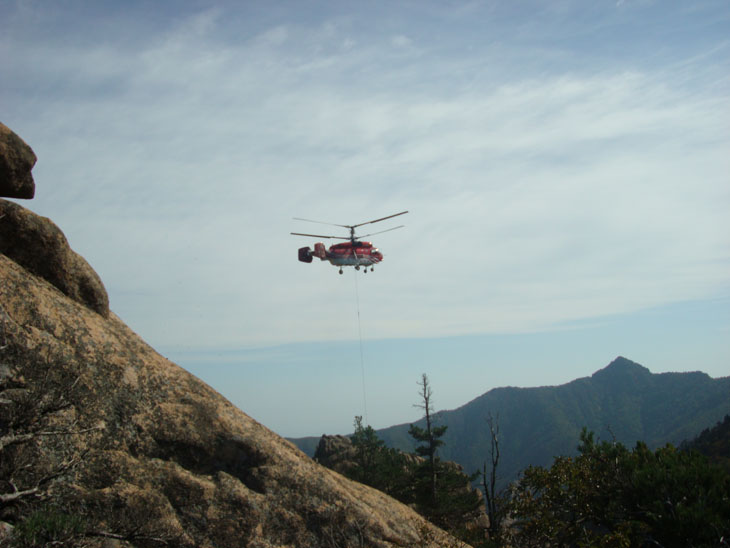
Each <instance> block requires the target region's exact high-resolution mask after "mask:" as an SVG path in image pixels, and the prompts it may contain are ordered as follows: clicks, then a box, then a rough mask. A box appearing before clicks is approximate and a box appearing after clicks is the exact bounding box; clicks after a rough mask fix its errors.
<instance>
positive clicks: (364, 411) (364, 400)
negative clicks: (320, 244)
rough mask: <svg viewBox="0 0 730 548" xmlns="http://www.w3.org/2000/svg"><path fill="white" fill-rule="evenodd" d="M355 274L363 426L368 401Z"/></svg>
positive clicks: (358, 294)
mask: <svg viewBox="0 0 730 548" xmlns="http://www.w3.org/2000/svg"><path fill="white" fill-rule="evenodd" d="M353 272H354V273H355V301H356V302H357V333H358V335H359V337H360V371H361V373H362V406H363V417H364V418H365V425H366V426H367V425H368V424H369V423H368V399H367V394H366V391H365V358H364V357H363V352H362V326H361V325H360V290H359V289H358V285H357V278H358V276H357V271H356V270H353Z"/></svg>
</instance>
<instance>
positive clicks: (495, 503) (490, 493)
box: [482, 412, 504, 540]
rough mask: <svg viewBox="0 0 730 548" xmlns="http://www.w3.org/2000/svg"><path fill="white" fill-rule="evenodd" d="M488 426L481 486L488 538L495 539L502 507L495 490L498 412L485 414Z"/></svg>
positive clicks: (497, 455)
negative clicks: (488, 446) (485, 509)
mask: <svg viewBox="0 0 730 548" xmlns="http://www.w3.org/2000/svg"><path fill="white" fill-rule="evenodd" d="M487 426H488V427H489V441H490V451H489V462H487V461H484V466H483V469H482V487H483V488H484V500H485V502H486V507H487V516H488V517H489V528H488V531H489V538H491V539H494V540H497V539H499V537H500V533H501V528H502V519H503V517H504V508H502V507H501V506H502V504H501V501H502V500H503V497H502V496H501V493H499V492H498V491H497V479H498V476H497V469H498V468H499V457H500V453H499V414H498V415H497V417H496V418H495V417H493V416H492V413H491V412H490V413H489V415H488V416H487Z"/></svg>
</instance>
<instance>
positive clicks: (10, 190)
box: [0, 122, 36, 200]
mask: <svg viewBox="0 0 730 548" xmlns="http://www.w3.org/2000/svg"><path fill="white" fill-rule="evenodd" d="M35 163H36V155H35V153H34V152H33V149H31V148H30V147H29V146H28V145H27V144H26V143H25V141H23V139H21V138H20V137H18V136H17V135H16V134H15V133H14V132H13V131H12V130H11V129H10V128H8V127H7V126H6V125H4V124H3V123H1V122H0V196H5V197H6V198H25V199H28V200H29V199H31V198H33V196H34V195H35V182H34V181H33V175H32V174H31V170H32V169H33V166H34V165H35Z"/></svg>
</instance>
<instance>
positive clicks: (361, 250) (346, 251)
mask: <svg viewBox="0 0 730 548" xmlns="http://www.w3.org/2000/svg"><path fill="white" fill-rule="evenodd" d="M406 213H408V211H401V212H400V213H395V214H393V215H388V216H387V217H381V218H380V219H375V220H374V221H366V222H364V223H359V224H356V225H338V224H334V223H323V222H321V221H312V220H310V219H301V218H299V217H294V220H295V221H306V222H308V223H317V224H322V225H330V226H340V227H342V228H347V229H348V230H349V231H350V236H349V237H346V236H323V235H321V234H303V233H301V232H291V233H290V234H292V235H293V236H308V237H311V238H335V239H338V240H349V241H348V242H343V243H341V244H334V245H331V246H330V248H329V249H325V245H324V244H323V243H321V242H317V243H316V244H314V250H312V249H311V248H309V247H300V248H299V260H300V261H301V262H303V263H311V262H312V260H313V257H317V258H318V259H320V260H322V261H329V262H330V263H331V264H332V265H334V266H339V267H340V274H342V267H343V266H354V267H355V270H360V267H364V269H365V273H367V271H368V268H370V272H373V270H375V265H376V264H378V263H379V262H380V261H382V260H383V254H382V253H381V252H380V250H379V249H378V248H377V247H373V244H372V242H363V241H361V240H360V239H359V238H358V237H356V236H355V229H356V228H357V227H359V226H363V225H369V224H372V223H379V222H380V221H385V220H386V219H392V218H393V217H398V216H399V215H405V214H406ZM403 226H405V225H400V226H395V227H393V228H389V229H387V230H381V231H380V232H373V233H372V234H365V235H364V236H360V238H367V237H368V236H374V235H375V234H382V233H383V232H390V231H391V230H395V229H397V228H403Z"/></svg>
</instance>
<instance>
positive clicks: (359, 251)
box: [299, 241, 383, 274]
mask: <svg viewBox="0 0 730 548" xmlns="http://www.w3.org/2000/svg"><path fill="white" fill-rule="evenodd" d="M313 257H317V258H318V259H320V260H322V261H328V262H329V263H330V264H332V265H333V266H339V267H340V274H341V273H342V267H343V266H354V267H355V269H356V270H359V269H360V267H361V266H362V267H365V268H368V267H370V268H371V269H372V267H373V266H374V265H376V264H378V263H379V262H381V261H382V260H383V254H382V253H381V252H380V250H379V249H378V248H377V247H373V244H372V243H371V242H361V241H355V242H343V243H341V244H335V245H332V246H330V248H329V249H327V248H326V247H325V245H324V244H323V243H321V242H317V243H316V244H314V250H312V249H310V248H309V247H302V248H300V249H299V260H300V261H301V262H303V263H311V262H312V258H313Z"/></svg>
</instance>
